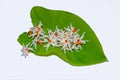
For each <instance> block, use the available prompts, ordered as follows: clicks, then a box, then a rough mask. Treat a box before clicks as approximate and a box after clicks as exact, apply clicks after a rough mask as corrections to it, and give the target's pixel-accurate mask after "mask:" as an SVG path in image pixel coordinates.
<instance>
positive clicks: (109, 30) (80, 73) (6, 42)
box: [0, 0, 120, 80]
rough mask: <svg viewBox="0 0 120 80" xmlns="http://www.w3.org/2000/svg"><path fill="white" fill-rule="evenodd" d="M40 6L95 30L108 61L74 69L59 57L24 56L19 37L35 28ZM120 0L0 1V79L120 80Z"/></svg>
mask: <svg viewBox="0 0 120 80" xmlns="http://www.w3.org/2000/svg"><path fill="white" fill-rule="evenodd" d="M35 5H39V6H43V7H46V8H50V9H57V10H59V9H61V10H66V11H69V12H72V13H75V14H77V15H79V16H80V17H82V18H83V19H84V20H85V21H86V22H87V23H88V24H89V25H90V26H91V28H92V29H93V30H94V31H95V33H96V34H97V36H98V38H99V39H100V42H101V44H102V46H103V48H104V52H105V55H106V56H107V58H108V60H109V62H106V63H102V64H97V65H92V66H86V67H74V66H71V65H69V64H67V63H65V62H64V61H62V60H61V59H59V58H58V57H56V56H50V57H38V56H35V55H33V54H30V55H29V56H28V57H27V58H26V59H25V58H23V57H21V52H20V49H21V48H22V46H21V45H20V44H19V43H18V42H17V38H18V36H19V35H20V34H21V33H22V32H24V31H27V30H29V28H30V27H31V26H32V24H31V19H30V10H31V8H32V7H33V6H35ZM119 34H120V0H76V1H75V0H0V80H10V79H11V80H26V79H29V80H33V79H34V80H120V47H119V45H120V36H119Z"/></svg>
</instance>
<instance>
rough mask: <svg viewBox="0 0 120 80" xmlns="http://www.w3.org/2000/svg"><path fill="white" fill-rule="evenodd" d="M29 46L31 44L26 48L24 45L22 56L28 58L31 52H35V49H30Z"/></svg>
mask: <svg viewBox="0 0 120 80" xmlns="http://www.w3.org/2000/svg"><path fill="white" fill-rule="evenodd" d="M29 45H30V43H28V44H27V45H26V46H25V45H23V48H22V49H21V52H22V56H24V57H25V58H26V57H27V56H28V54H29V53H30V51H33V49H32V48H30V47H29Z"/></svg>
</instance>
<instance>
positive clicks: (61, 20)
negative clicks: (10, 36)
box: [18, 6, 107, 66]
mask: <svg viewBox="0 0 120 80" xmlns="http://www.w3.org/2000/svg"><path fill="white" fill-rule="evenodd" d="M31 19H32V23H33V25H34V26H38V24H39V21H42V23H43V26H44V27H43V29H44V31H45V32H46V33H47V28H48V29H52V30H53V31H54V30H55V28H56V27H55V26H56V25H57V26H58V28H60V29H64V27H67V26H69V25H70V24H72V25H73V26H76V27H77V28H79V29H80V31H79V34H80V35H82V33H83V32H86V34H85V37H84V39H85V40H89V42H87V43H86V44H85V45H82V50H78V51H73V52H70V51H67V52H66V53H64V51H63V50H61V49H60V48H58V47H52V46H50V47H49V49H48V50H46V49H45V48H44V47H43V46H39V45H38V44H37V49H34V51H33V52H32V53H34V54H35V55H38V56H50V55H57V56H58V57H60V58H61V59H62V60H64V61H65V62H67V63H69V64H71V65H74V66H86V65H93V64H98V63H102V62H105V61H107V58H106V57H105V55H104V52H103V49H102V47H101V44H100V42H99V40H98V38H97V37H96V35H95V33H94V32H93V30H92V29H91V28H90V27H89V25H88V24H87V23H86V22H85V21H84V20H83V19H81V18H80V17H79V16H77V15H75V14H73V13H70V12H66V11H61V10H49V9H46V8H43V7H39V6H35V7H33V8H32V10H31ZM32 40H33V39H32V38H29V35H28V33H27V32H24V33H23V34H21V35H20V36H19V38H18V42H19V43H20V44H21V45H23V44H25V45H26V44H28V43H29V42H31V41H32Z"/></svg>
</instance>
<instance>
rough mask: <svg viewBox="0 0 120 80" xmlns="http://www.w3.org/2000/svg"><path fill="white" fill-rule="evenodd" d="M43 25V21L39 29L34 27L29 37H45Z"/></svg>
mask: <svg viewBox="0 0 120 80" xmlns="http://www.w3.org/2000/svg"><path fill="white" fill-rule="evenodd" d="M42 25H43V24H42V23H41V21H40V22H39V25H38V26H37V27H32V28H30V31H29V34H30V35H29V37H32V38H34V37H37V36H40V35H44V31H43V29H42Z"/></svg>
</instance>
